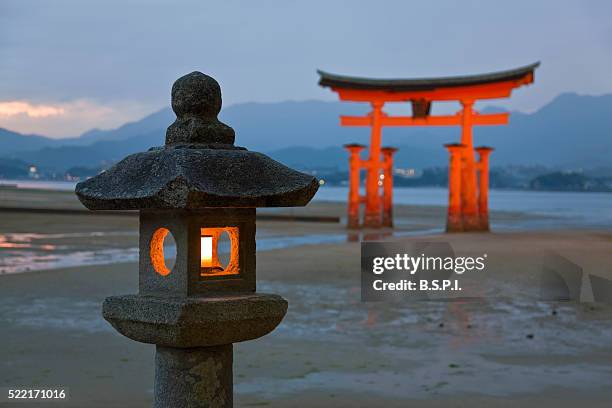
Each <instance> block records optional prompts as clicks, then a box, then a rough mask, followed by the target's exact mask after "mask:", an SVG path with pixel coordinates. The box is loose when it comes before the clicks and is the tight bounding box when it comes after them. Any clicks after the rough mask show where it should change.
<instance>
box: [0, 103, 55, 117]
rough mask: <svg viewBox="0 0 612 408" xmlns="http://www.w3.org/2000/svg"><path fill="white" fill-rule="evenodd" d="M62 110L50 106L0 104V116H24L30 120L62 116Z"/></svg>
mask: <svg viewBox="0 0 612 408" xmlns="http://www.w3.org/2000/svg"><path fill="white" fill-rule="evenodd" d="M64 112H65V110H64V108H62V107H59V106H52V105H33V104H31V103H29V102H22V101H12V102H0V116H15V115H26V116H29V117H31V118H41V117H46V116H57V115H63V114H64Z"/></svg>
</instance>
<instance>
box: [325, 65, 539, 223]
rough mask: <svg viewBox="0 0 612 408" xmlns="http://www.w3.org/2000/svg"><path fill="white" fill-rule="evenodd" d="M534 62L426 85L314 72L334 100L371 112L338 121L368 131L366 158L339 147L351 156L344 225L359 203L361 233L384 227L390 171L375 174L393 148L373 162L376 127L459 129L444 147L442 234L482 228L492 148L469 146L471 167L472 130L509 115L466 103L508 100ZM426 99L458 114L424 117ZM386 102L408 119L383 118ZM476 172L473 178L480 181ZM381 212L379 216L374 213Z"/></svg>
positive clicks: (377, 148) (530, 74)
mask: <svg viewBox="0 0 612 408" xmlns="http://www.w3.org/2000/svg"><path fill="white" fill-rule="evenodd" d="M539 64H540V63H539V62H537V63H535V64H531V65H527V66H525V67H521V68H516V69H512V70H507V71H501V72H494V73H489V74H481V75H469V76H457V77H443V78H427V79H425V78H424V79H371V78H358V77H350V76H344V75H335V74H330V73H327V72H323V71H317V72H318V74H319V75H320V77H321V78H320V80H319V85H321V86H322V87H328V88H331V90H332V91H334V92H337V93H338V96H339V97H340V100H342V101H351V102H368V103H370V105H371V106H372V111H371V112H370V113H369V114H367V115H366V116H341V117H340V123H341V125H342V126H369V127H370V128H371V138H370V152H369V157H368V159H366V160H362V159H360V157H359V151H360V150H361V149H362V148H363V147H365V146H361V145H347V146H346V147H347V149H348V150H349V151H350V152H351V158H350V177H351V180H350V188H349V203H348V225H349V227H358V226H359V218H358V217H359V204H360V203H361V202H365V213H364V222H363V225H364V226H365V227H370V228H378V227H381V226H392V223H393V221H392V216H391V209H390V208H391V207H390V203H391V202H392V201H391V200H392V198H391V194H392V184H390V183H392V172H391V171H390V170H389V171H385V173H386V174H384V175H383V178H382V180H381V172H382V171H384V170H385V169H389V168H390V167H389V166H392V162H391V160H392V155H393V150H391V151H390V150H386V153H384V157H381V154H382V153H383V148H382V147H381V143H382V140H381V139H382V128H383V127H384V126H461V143H460V144H452V145H447V148H448V150H449V153H450V165H449V207H448V218H447V231H477V230H488V229H489V222H488V156H489V154H490V152H491V150H492V149H491V148H487V147H479V148H476V151H477V152H478V153H479V156H480V160H479V161H478V162H477V161H476V157H475V153H474V150H475V149H474V146H473V140H472V127H473V126H487V125H505V124H507V123H508V117H509V114H508V113H493V114H480V113H478V112H476V111H475V110H474V109H473V105H474V103H475V102H476V101H477V100H479V99H498V98H508V97H510V94H511V93H512V90H513V89H514V88H517V87H520V86H522V85H528V84H531V83H532V82H533V80H534V70H535V69H536V68H537V67H538V66H539ZM433 101H458V102H460V103H461V106H462V109H461V111H459V112H457V113H456V114H454V115H441V116H431V115H430V112H431V103H432V102H433ZM387 102H410V103H411V104H412V116H389V115H387V114H386V113H384V112H383V106H384V104H385V103H387ZM361 168H364V169H366V170H367V178H366V195H365V197H361V196H360V195H359V169H361ZM477 173H480V182H478V174H477ZM387 175H389V176H387ZM388 179H390V180H388ZM388 183H389V184H388ZM381 185H383V186H384V191H385V194H384V203H385V204H384V205H383V203H382V202H381V197H380V186H381ZM381 207H384V208H385V211H381ZM387 210H388V212H387ZM383 219H384V221H385V222H383Z"/></svg>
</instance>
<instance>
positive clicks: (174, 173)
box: [76, 72, 319, 210]
mask: <svg viewBox="0 0 612 408" xmlns="http://www.w3.org/2000/svg"><path fill="white" fill-rule="evenodd" d="M172 109H173V110H174V112H175V113H176V116H177V119H176V121H175V122H174V123H173V124H172V125H170V127H168V130H167V132H166V144H165V146H163V147H154V148H151V149H149V151H147V152H141V153H135V154H132V155H130V156H128V157H126V158H125V159H123V160H121V161H120V162H119V163H117V164H115V165H114V166H113V167H111V168H110V169H108V170H107V171H105V172H104V173H102V174H100V175H98V176H96V177H93V178H91V179H89V180H86V181H83V182H81V183H79V184H77V187H76V193H77V196H78V197H79V200H81V202H82V203H83V204H84V205H85V207H87V208H89V209H91V210H139V209H199V208H205V207H293V206H303V205H306V204H307V203H308V202H309V201H310V199H311V198H312V197H313V196H314V194H315V193H316V191H317V189H318V186H319V183H318V182H317V180H316V178H315V177H313V176H310V175H308V174H304V173H301V172H298V171H295V170H293V169H290V168H289V167H287V166H285V165H283V164H281V163H279V162H277V161H275V160H273V159H271V158H269V157H268V156H266V155H264V154H261V153H257V152H251V151H248V150H247V149H245V148H243V147H238V146H234V130H233V129H232V128H231V127H229V126H227V125H225V124H224V123H222V122H220V121H219V120H218V119H217V115H218V114H219V112H220V111H221V88H220V86H219V84H218V83H217V81H216V80H215V79H214V78H211V77H209V76H208V75H205V74H202V73H201V72H192V73H190V74H188V75H185V76H183V77H181V78H179V79H178V80H177V81H176V82H175V83H174V85H173V86H172Z"/></svg>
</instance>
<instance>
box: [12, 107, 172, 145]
mask: <svg viewBox="0 0 612 408" xmlns="http://www.w3.org/2000/svg"><path fill="white" fill-rule="evenodd" d="M159 108H160V107H159V106H154V105H151V104H146V103H142V102H138V101H125V100H122V101H115V102H106V103H100V102H97V101H94V100H91V99H83V98H82V99H76V100H72V101H69V102H51V103H49V102H47V103H44V104H35V103H32V102H30V101H24V100H22V101H4V102H2V101H0V127H3V128H6V129H10V130H13V131H16V132H20V133H25V134H31V133H34V134H39V135H43V136H49V137H53V138H65V137H75V136H78V135H80V134H82V133H83V132H86V131H88V130H91V129H94V128H97V129H112V128H116V127H118V126H121V125H123V124H124V123H126V122H129V121H134V120H138V119H140V118H141V117H143V116H145V115H147V114H150V113H152V112H154V111H155V110H157V109H159Z"/></svg>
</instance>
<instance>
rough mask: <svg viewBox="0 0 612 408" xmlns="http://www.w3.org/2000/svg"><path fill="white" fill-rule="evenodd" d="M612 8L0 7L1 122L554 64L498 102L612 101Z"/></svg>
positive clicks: (34, 129)
mask: <svg viewBox="0 0 612 408" xmlns="http://www.w3.org/2000/svg"><path fill="white" fill-rule="evenodd" d="M611 15H612V2H610V1H584V0H583V1H578V0H575V1H556V0H540V1H538V0H531V1H521V0H514V1H510V2H508V1H504V2H502V1H456V0H449V1H427V2H426V1H384V0H380V1H372V0H370V1H359V0H353V1H333V0H326V1H314V0H309V1H302V2H297V1H288V0H285V1H280V0H279V1H263V0H258V1H218V2H213V1H201V0H198V1H170V0H167V1H159V0H146V1H145V0H142V1H134V0H105V1H93V0H92V1H83V0H72V1H68V0H46V1H43V0H40V1H35V0H2V1H0V127H4V128H8V129H11V130H16V131H19V132H24V133H38V134H43V135H47V136H52V137H71V136H77V135H79V134H80V133H82V132H83V131H86V130H88V129H91V128H112V127H116V126H119V125H121V124H123V123H125V122H126V121H130V120H137V119H139V118H141V117H142V116H145V115H146V114H149V113H152V112H154V111H156V110H158V109H161V108H162V107H166V106H169V93H170V87H171V85H172V82H173V81H174V80H175V79H176V78H177V77H179V76H181V75H183V74H185V73H188V72H191V71H194V70H199V71H202V72H205V73H207V74H210V75H212V76H214V77H215V78H216V79H217V80H218V81H219V82H220V83H221V86H222V89H223V96H224V104H225V105H226V106H227V105H231V104H235V103H240V102H272V101H284V100H306V99H318V100H335V99H336V96H335V94H333V93H331V92H330V91H329V90H327V89H322V88H320V87H319V86H318V85H317V80H318V76H317V74H316V69H317V68H320V69H323V70H326V71H330V72H335V73H342V74H348V75H358V76H372V77H431V76H438V75H462V74H476V73H482V72H489V71H497V70H504V69H509V68H514V67H518V66H523V65H527V64H529V63H532V62H535V61H541V62H542V66H541V67H540V68H539V69H538V70H537V71H536V81H535V84H534V85H532V86H529V87H523V88H521V89H519V90H517V91H515V93H514V94H513V97H512V99H510V100H507V101H492V102H491V103H490V104H493V105H497V106H505V107H508V108H510V109H514V110H520V111H526V112H529V111H533V110H535V109H537V108H539V107H540V106H542V105H543V104H545V103H547V102H549V101H550V100H551V99H553V98H554V97H555V96H557V95H558V94H560V93H563V92H577V93H581V94H593V95H599V94H604V93H612V18H610V16H611Z"/></svg>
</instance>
